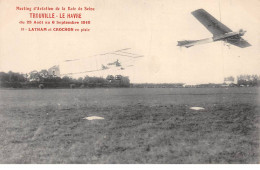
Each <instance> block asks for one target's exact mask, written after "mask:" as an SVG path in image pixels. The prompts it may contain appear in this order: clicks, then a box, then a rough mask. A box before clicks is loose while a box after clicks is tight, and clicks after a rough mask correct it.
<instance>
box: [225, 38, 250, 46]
mask: <svg viewBox="0 0 260 170" xmlns="http://www.w3.org/2000/svg"><path fill="white" fill-rule="evenodd" d="M226 41H227V42H228V43H230V44H232V45H235V46H238V47H240V48H246V47H249V46H251V44H249V43H248V42H247V41H246V40H244V39H243V38H241V37H240V39H234V40H233V39H226Z"/></svg>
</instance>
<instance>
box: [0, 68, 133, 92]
mask: <svg viewBox="0 0 260 170" xmlns="http://www.w3.org/2000/svg"><path fill="white" fill-rule="evenodd" d="M0 87H6V88H38V87H40V88H84V87H86V88H87V87H130V80H129V78H128V77H125V76H121V75H117V76H113V75H109V76H107V78H102V77H89V76H86V77H84V78H82V77H80V78H78V79H75V78H71V77H68V76H64V77H62V78H61V77H57V76H53V75H49V74H48V71H47V70H42V71H40V72H37V71H32V72H30V73H28V74H20V73H14V72H11V71H10V72H8V73H5V72H0Z"/></svg>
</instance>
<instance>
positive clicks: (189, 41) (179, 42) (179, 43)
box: [177, 40, 196, 48]
mask: <svg viewBox="0 0 260 170" xmlns="http://www.w3.org/2000/svg"><path fill="white" fill-rule="evenodd" d="M195 41H196V40H184V41H178V44H177V46H181V47H182V46H185V47H186V48H189V47H191V46H193V45H189V44H191V43H193V42H195Z"/></svg>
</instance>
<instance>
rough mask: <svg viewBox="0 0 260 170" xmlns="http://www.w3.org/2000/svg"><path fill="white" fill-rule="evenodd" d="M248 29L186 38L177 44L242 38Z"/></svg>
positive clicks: (189, 45)
mask: <svg viewBox="0 0 260 170" xmlns="http://www.w3.org/2000/svg"><path fill="white" fill-rule="evenodd" d="M245 32H246V31H242V32H241V31H239V32H228V33H225V34H222V35H217V36H213V37H211V38H205V39H201V40H184V41H178V44H177V46H181V47H187V48H189V47H191V46H194V45H199V44H205V43H210V42H214V41H220V40H225V39H240V38H241V36H243V35H244V34H245Z"/></svg>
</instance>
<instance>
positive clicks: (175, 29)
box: [0, 0, 260, 83]
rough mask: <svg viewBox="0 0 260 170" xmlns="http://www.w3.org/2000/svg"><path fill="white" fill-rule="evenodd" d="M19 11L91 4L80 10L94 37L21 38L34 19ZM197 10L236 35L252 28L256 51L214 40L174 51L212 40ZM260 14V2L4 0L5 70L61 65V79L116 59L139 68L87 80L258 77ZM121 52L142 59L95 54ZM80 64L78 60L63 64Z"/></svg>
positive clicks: (0, 65) (0, 48) (1, 67)
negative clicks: (184, 42) (183, 43)
mask: <svg viewBox="0 0 260 170" xmlns="http://www.w3.org/2000/svg"><path fill="white" fill-rule="evenodd" d="M16 6H20V7H24V6H27V7H34V6H40V7H41V6H43V7H45V6H49V7H56V6H58V7H61V6H64V7H68V6H71V7H73V6H74V7H79V6H87V7H88V6H91V7H94V8H95V9H96V10H95V11H94V12H87V13H84V12H82V14H84V15H83V18H85V19H86V20H87V19H90V20H91V21H92V24H91V25H90V26H89V28H90V29H91V31H90V32H83V33H77V32H22V31H20V27H21V25H19V24H18V22H19V21H20V20H29V17H28V16H29V15H28V12H27V11H16V10H15V8H16ZM199 8H204V9H205V10H206V11H208V12H209V13H210V14H211V15H213V16H214V17H215V18H216V19H218V20H220V18H221V22H222V23H223V24H225V25H226V26H228V27H229V28H230V29H231V30H233V31H238V30H239V29H241V28H242V29H244V30H247V32H246V34H245V35H244V39H246V40H247V41H248V42H249V43H250V44H252V46H251V47H248V48H244V49H242V48H238V47H235V46H231V48H230V49H229V48H228V47H226V46H223V43H221V42H214V43H209V44H204V45H199V46H194V47H191V48H188V49H187V48H179V47H177V46H176V45H177V41H178V40H185V39H187V40H196V39H203V38H208V37H212V35H211V33H210V32H209V31H208V30H207V29H206V28H205V27H204V26H203V25H202V24H200V23H199V22H198V21H197V20H196V18H194V17H193V16H192V15H191V12H192V11H194V10H196V9H199ZM259 11H260V1H258V0H250V1H248V0H178V1H177V0H149V1H147V0H124V1H122V0H106V1H105V0H89V1H87V0H82V1H80V0H79V1H77V0H69V1H68V0H59V1H55V2H54V1H50V0H23V1H22V0H13V1H11V2H10V0H0V19H1V20H0V33H1V41H0V71H9V70H12V71H14V72H23V73H26V72H29V71H32V70H41V69H47V68H49V67H51V66H53V65H57V64H59V65H60V69H61V72H62V73H67V72H73V71H75V72H77V71H86V70H92V69H97V68H100V66H101V64H106V63H108V62H111V61H114V60H115V59H119V61H122V64H123V65H134V66H133V67H129V68H127V69H125V70H118V69H117V68H113V69H111V70H109V71H107V70H106V71H99V72H95V73H91V74H89V75H96V76H106V75H107V74H123V75H128V76H129V77H130V80H131V82H153V83H171V82H172V83H175V82H184V83H207V82H211V83H220V82H223V77H225V76H236V75H239V74H260V69H259V66H260V12H259ZM57 20H58V19H57ZM43 27H44V26H43ZM122 48H131V49H130V50H129V52H133V53H137V54H140V55H144V57H143V58H139V59H138V60H135V61H133V60H131V61H129V59H128V58H126V57H120V56H111V55H110V56H106V57H105V56H93V55H96V54H100V53H106V52H111V51H115V50H118V49H122ZM75 58H77V59H81V60H78V61H77V62H70V63H64V62H63V61H64V60H68V59H75ZM77 76H79V75H77ZM80 76H82V75H80Z"/></svg>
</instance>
